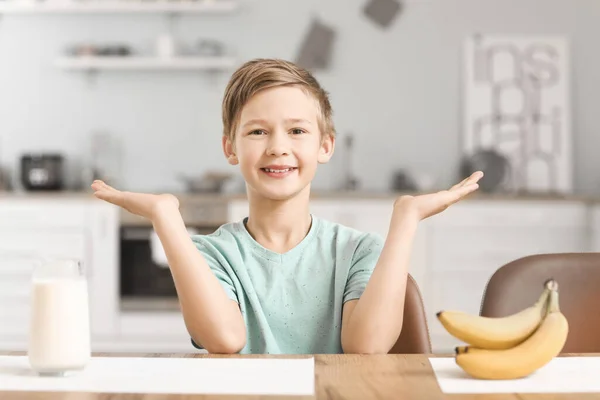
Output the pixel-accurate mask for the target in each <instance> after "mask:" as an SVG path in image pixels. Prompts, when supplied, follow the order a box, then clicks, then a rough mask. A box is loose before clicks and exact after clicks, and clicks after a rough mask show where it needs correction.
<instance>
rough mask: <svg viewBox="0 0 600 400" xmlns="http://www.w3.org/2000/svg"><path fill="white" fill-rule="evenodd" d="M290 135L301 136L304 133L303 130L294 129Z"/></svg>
mask: <svg viewBox="0 0 600 400" xmlns="http://www.w3.org/2000/svg"><path fill="white" fill-rule="evenodd" d="M292 133H293V134H294V135H301V134H303V133H304V130H302V129H298V128H296V129H292Z"/></svg>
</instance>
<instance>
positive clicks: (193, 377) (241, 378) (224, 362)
mask: <svg viewBox="0 0 600 400" xmlns="http://www.w3.org/2000/svg"><path fill="white" fill-rule="evenodd" d="M314 376H315V373H314V358H302V359H250V358H146V357H135V358H130V357H94V358H92V360H91V361H90V363H89V364H88V366H87V367H86V368H85V370H83V371H81V372H79V373H76V374H73V375H71V376H66V377H41V376H38V375H36V374H35V373H34V372H33V371H32V370H31V367H30V366H29V361H28V359H27V357H25V356H0V391H3V390H4V391H69V392H100V393H171V394H252V395H314V386H315V378H314Z"/></svg>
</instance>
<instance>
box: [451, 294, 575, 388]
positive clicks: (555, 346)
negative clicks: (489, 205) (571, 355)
mask: <svg viewBox="0 0 600 400" xmlns="http://www.w3.org/2000/svg"><path fill="white" fill-rule="evenodd" d="M568 333H569V324H568V322H567V319H566V318H565V316H564V315H563V314H562V313H561V312H560V309H559V305H558V292H557V291H555V290H553V291H552V292H551V294H550V304H549V306H548V314H547V315H546V317H545V318H544V320H543V321H542V323H541V324H540V326H539V328H538V329H537V330H536V331H535V332H534V333H533V335H531V336H530V337H529V338H528V339H527V340H526V341H525V342H523V343H521V344H519V345H517V346H515V347H513V348H511V349H508V350H487V349H477V348H473V347H467V348H466V349H465V351H464V352H462V353H460V354H457V355H456V364H458V365H459V366H460V367H461V368H462V369H463V370H464V371H465V372H466V373H468V374H469V375H471V376H472V377H474V378H478V379H518V378H523V377H525V376H528V375H530V374H532V373H533V372H535V371H536V370H538V369H539V368H541V367H543V366H544V365H546V364H547V363H548V362H550V361H551V360H552V359H553V358H554V357H556V356H557V355H559V354H560V352H561V350H562V349H563V347H564V345H565V342H566V340H567V336H568Z"/></svg>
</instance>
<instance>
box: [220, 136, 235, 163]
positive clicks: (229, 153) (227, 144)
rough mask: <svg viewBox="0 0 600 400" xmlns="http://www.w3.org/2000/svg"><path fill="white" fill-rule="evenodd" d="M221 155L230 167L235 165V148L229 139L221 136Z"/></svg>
mask: <svg viewBox="0 0 600 400" xmlns="http://www.w3.org/2000/svg"><path fill="white" fill-rule="evenodd" d="M222 143H223V153H224V154H225V158H227V162H228V163H229V164H231V165H237V163H238V158H237V156H236V155H235V146H234V145H233V142H232V141H231V139H229V138H228V137H227V136H225V135H223V140H222Z"/></svg>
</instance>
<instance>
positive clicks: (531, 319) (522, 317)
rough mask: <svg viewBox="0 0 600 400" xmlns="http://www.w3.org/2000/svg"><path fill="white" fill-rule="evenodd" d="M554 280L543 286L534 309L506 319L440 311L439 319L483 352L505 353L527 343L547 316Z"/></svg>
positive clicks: (450, 331) (531, 308)
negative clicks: (503, 351) (522, 343)
mask: <svg viewBox="0 0 600 400" xmlns="http://www.w3.org/2000/svg"><path fill="white" fill-rule="evenodd" d="M553 282H554V280H552V279H549V280H548V281H546V283H545V284H544V291H543V292H542V294H541V295H540V297H539V299H538V300H537V302H536V303H535V304H533V305H532V306H530V307H528V308H526V309H524V310H522V311H520V312H518V313H516V314H512V315H509V316H506V317H498V318H490V317H482V316H479V315H473V314H468V313H464V312H460V311H440V312H439V313H437V317H438V319H439V321H440V322H441V324H442V325H443V326H444V328H445V329H446V330H447V331H448V333H450V334H451V335H452V336H454V337H455V338H457V339H459V340H462V341H463V342H465V343H467V344H469V345H471V346H475V347H479V348H482V349H492V350H502V349H509V348H511V347H514V346H516V345H517V344H519V343H521V342H523V341H524V340H525V339H527V338H528V337H529V336H530V335H531V334H532V333H533V332H534V331H535V330H536V329H537V327H538V326H539V324H540V322H541V321H542V319H543V318H544V315H545V314H546V308H547V300H548V295H549V294H550V291H551V290H550V287H551V285H552V283H553Z"/></svg>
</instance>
